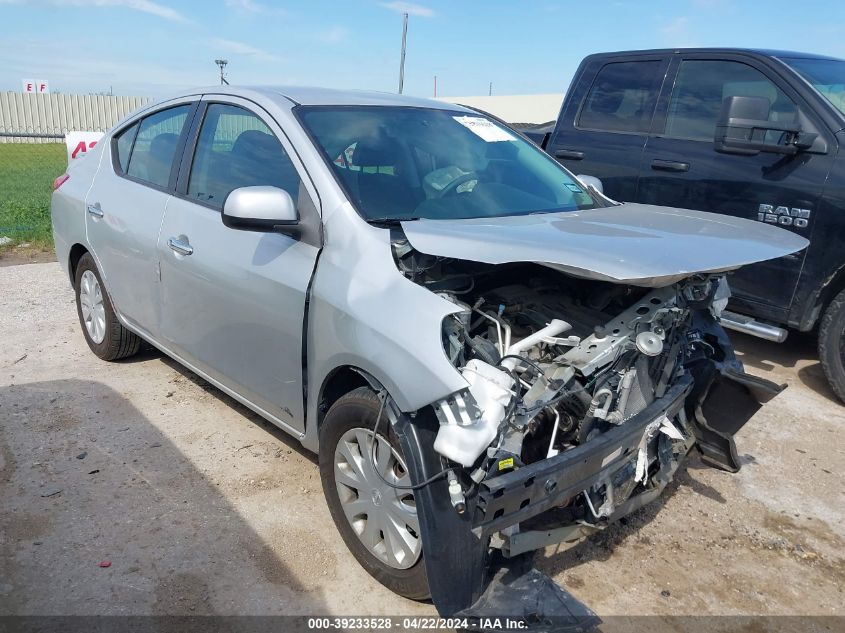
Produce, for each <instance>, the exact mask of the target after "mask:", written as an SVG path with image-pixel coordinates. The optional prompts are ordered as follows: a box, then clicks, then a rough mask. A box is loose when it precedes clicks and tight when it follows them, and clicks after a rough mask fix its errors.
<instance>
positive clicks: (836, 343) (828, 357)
mask: <svg viewBox="0 0 845 633" xmlns="http://www.w3.org/2000/svg"><path fill="white" fill-rule="evenodd" d="M819 359H820V360H821V362H822V369H824V374H825V376H827V380H828V382H829V383H830V386H831V387H832V388H833V392H834V393H835V394H836V395H837V396H838V397H839V399H840V400H842V402H845V290H843V291H842V292H840V293H839V294H838V295H836V297H834V299H833V301H831V302H830V305H829V306H827V309H826V310H825V312H824V316H822V320H821V325H820V326H819Z"/></svg>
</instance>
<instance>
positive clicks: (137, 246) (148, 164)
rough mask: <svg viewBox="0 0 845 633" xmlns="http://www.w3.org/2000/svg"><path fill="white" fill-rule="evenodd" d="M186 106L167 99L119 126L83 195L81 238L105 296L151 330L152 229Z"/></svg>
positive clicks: (171, 177)
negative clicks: (84, 234)
mask: <svg viewBox="0 0 845 633" xmlns="http://www.w3.org/2000/svg"><path fill="white" fill-rule="evenodd" d="M193 108H194V104H193V103H180V104H175V105H171V106H169V107H167V108H165V109H162V110H158V111H156V112H154V113H152V114H150V115H148V116H145V117H143V118H142V119H140V120H139V121H136V122H135V123H133V124H132V125H129V126H128V127H126V128H125V129H123V130H120V131H119V132H118V133H117V134H116V135H115V138H114V141H113V142H112V145H111V147H109V148H106V150H105V154H104V155H103V158H102V161H103V162H102V164H101V165H100V169H99V171H98V172H97V176H96V178H95V179H94V183H93V184H92V186H91V189H90V190H89V192H88V196H87V198H86V206H87V213H86V218H87V219H86V222H87V230H88V243H89V244H90V245H91V249H92V251H93V253H94V256H95V257H96V259H97V265H98V268H99V269H100V274H101V275H102V276H103V279H104V281H105V285H106V289H107V290H108V293H109V295H110V297H111V299H112V302H113V303H114V305H115V306H116V307H117V309H118V311H119V312H120V314H121V315H122V316H123V317H124V318H125V319H126V320H127V321H128V322H129V323H130V324H131V325H132V326H133V327H135V328H136V329H138V330H140V331H142V332H144V333H147V334H148V335H151V336H156V333H157V328H158V325H159V317H160V315H159V301H158V254H157V252H156V243H157V241H158V232H159V229H160V228H161V220H162V216H163V215H164V208H165V206H166V204H167V201H168V199H169V198H170V188H171V185H175V181H176V179H175V169H174V161H175V157H176V156H177V155H178V154H179V145H180V142H183V141H184V138H185V136H186V133H187V128H188V126H189V125H190V115H192V114H193Z"/></svg>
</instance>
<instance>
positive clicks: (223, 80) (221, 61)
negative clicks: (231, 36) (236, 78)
mask: <svg viewBox="0 0 845 633" xmlns="http://www.w3.org/2000/svg"><path fill="white" fill-rule="evenodd" d="M214 63H215V64H217V66H219V67H220V85H221V86H223V85H226V86H228V85H229V82H228V81H226V73H225V72H224V69H225V68H226V64H228V63H229V61H228V60H226V59H215V60H214Z"/></svg>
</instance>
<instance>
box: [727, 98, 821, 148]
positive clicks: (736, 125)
mask: <svg viewBox="0 0 845 633" xmlns="http://www.w3.org/2000/svg"><path fill="white" fill-rule="evenodd" d="M770 109H771V104H770V103H769V100H768V99H766V98H765V97H740V96H736V95H735V96H732V97H725V99H724V100H723V101H722V109H721V111H720V112H719V118H718V119H717V121H716V134H715V136H714V139H713V142H714V145H715V149H716V151H717V152H722V153H723V154H743V155H747V156H753V155H754V154H758V153H760V152H770V153H773V154H787V155H792V154H797V153H798V152H799V151H801V150H805V149H809V148H810V147H811V146H812V144H813V141H815V139H816V136H818V135H817V134H814V133H809V134H808V133H801V126H800V125H799V124H798V123H787V122H777V121H769V111H770ZM768 132H780V134H778V135H777V140H774V141H773V140H771V139H767V138H766V137H767V136H768V134H767V133H768Z"/></svg>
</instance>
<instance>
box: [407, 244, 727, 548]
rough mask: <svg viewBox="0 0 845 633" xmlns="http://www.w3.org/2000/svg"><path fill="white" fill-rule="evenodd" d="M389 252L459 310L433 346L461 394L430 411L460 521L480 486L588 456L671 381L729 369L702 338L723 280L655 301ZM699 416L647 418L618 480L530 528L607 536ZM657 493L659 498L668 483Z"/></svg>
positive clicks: (651, 294) (586, 283)
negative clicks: (457, 378) (573, 455)
mask: <svg viewBox="0 0 845 633" xmlns="http://www.w3.org/2000/svg"><path fill="white" fill-rule="evenodd" d="M393 248H394V257H395V260H396V262H397V265H398V267H399V269H400V271H401V272H402V273H403V274H404V275H405V276H407V277H408V278H409V279H410V280H412V281H414V282H416V283H418V284H420V285H422V286H424V287H426V288H427V289H429V290H430V291H432V292H434V293H436V294H438V295H439V296H441V297H442V298H444V299H446V300H448V301H450V302H451V303H453V304H455V305H456V306H457V307H458V308H459V311H458V312H456V313H454V314H452V315H450V316H449V317H447V318H446V319H445V320H444V322H443V331H442V337H443V346H444V350H445V353H446V354H447V356H448V358H449V360H450V362H451V363H452V364H453V365H454V367H455V368H456V370H457V371H459V372H460V373H461V374H462V376H463V377H464V379H465V380H466V381H467V383H468V385H469V387H468V388H467V389H465V390H463V391H461V392H459V393H455V394H453V395H452V396H450V397H449V398H446V399H444V400H442V401H440V402H437V403H435V404H434V410H435V413H436V415H437V418H438V421H439V423H440V428H439V432H438V433H437V437H436V440H435V442H434V449H435V450H436V451H437V452H438V453H439V454H440V455H441V456H442V457H443V458H445V459H446V460H448V462H447V463H452V464H459V465H460V466H461V468H455V469H454V470H455V472H459V473H460V476H455V475H453V474H450V478H449V483H450V486H449V494H450V497H451V501H452V505H453V506H454V507H455V508H456V509H457V510H458V512H463V511H464V509H465V507H466V499H467V498H468V497H469V496H471V495H472V494H473V493H474V491H475V489H476V487H478V486H479V484H481V483H482V482H485V481H489V480H490V479H491V478H494V477H497V476H499V475H502V474H503V473H509V472H514V471H519V470H520V469H522V468H525V467H526V466H529V465H532V464H537V463H539V462H543V460H550V459H552V458H555V457H556V456H558V455H563V454H566V453H567V452H569V451H573V450H575V449H576V448H578V447H581V446H585V445H589V444H590V443H592V442H593V441H594V440H595V439H596V438H599V437H601V436H603V435H604V434H606V433H608V432H609V431H610V430H612V429H614V428H620V427H624V426H625V425H626V424H627V423H628V422H629V421H630V420H631V419H632V418H634V417H635V416H636V415H637V414H638V413H640V412H643V411H644V410H645V409H646V408H647V407H649V405H652V403H655V402H656V401H657V400H658V399H660V398H662V397H663V396H664V395H665V394H667V392H669V391H670V390H671V389H672V388H673V386H675V385H676V383H678V382H679V381H680V380H681V379H686V380H687V381H688V382H689V383H691V382H692V381H691V380H690V375H691V373H696V372H697V370H696V367H697V366H698V365H699V364H700V363H701V362H702V361H705V362H707V364H708V365H710V364H712V363H711V362H710V361H714V362H717V363H723V362H724V361H726V360H730V359H726V357H725V354H724V351H723V349H722V347H720V345H719V341H717V340H715V339H714V337H713V335H712V333H711V332H710V331H709V330H710V327H701V326H702V325H708V326H715V327H717V328H718V326H717V325H716V320H715V318H716V317H718V314H719V312H720V311H721V309H723V308H724V306H725V304H726V303H727V299H728V296H729V291H728V286H727V282H726V280H725V277H724V275H720V274H700V275H692V276H690V277H688V278H687V279H684V280H682V281H680V282H678V283H675V284H673V285H670V286H666V287H661V288H656V289H655V288H646V287H638V286H632V285H621V284H613V283H610V282H604V281H596V280H588V279H579V278H575V277H573V276H570V275H568V274H565V273H562V272H559V271H557V270H554V269H552V268H549V267H546V266H543V265H540V264H531V263H512V264H504V265H489V264H482V263H476V262H469V261H464V260H458V259H450V258H443V257H437V256H431V255H426V254H422V253H420V252H418V251H416V250H414V249H413V248H412V247H411V246H410V245H409V244H408V242H407V241H404V240H402V239H401V235H400V236H399V238H398V239H394V241H393ZM732 358H733V356H732V353H731V359H732ZM740 368H741V366H740ZM695 415H696V414H695V407H694V406H686V407H684V406H682V407H680V408H678V409H677V411H673V412H672V414H671V415H670V414H668V413H664V414H662V415H659V416H657V417H656V418H655V419H653V420H651V421H650V422H649V423H648V425H647V426H645V427H644V431H643V432H642V436H641V437H640V438H639V443H638V446H637V447H636V449H635V450H632V451H631V452H630V454H629V455H623V456H622V457H624V458H625V459H624V460H623V461H624V463H623V465H622V466H621V467H619V468H615V469H614V470H613V472H612V473H609V474H608V475H607V476H606V477H604V478H603V479H601V480H600V481H596V482H593V483H591V485H590V486H589V487H586V488H584V489H583V490H581V491H579V494H575V495H573V496H571V497H569V498H567V499H565V500H564V502H563V503H561V504H557V505H556V506H555V507H554V508H552V509H551V510H552V512H545V511H544V514H542V515H541V516H536V515H535V516H532V517H530V518H531V522H530V523H531V524H532V525H534V526H535V527H536V526H537V525H544V526H545V528H548V527H549V526H551V525H554V526H560V525H562V524H563V525H566V524H568V525H573V526H574V525H580V526H591V525H601V524H603V523H606V521H604V520H606V519H610V518H612V517H615V516H616V515H617V514H618V512H617V510H618V509H619V508H620V506H622V505H624V503H625V502H626V500H629V499H630V498H631V497H632V496H635V495H636V494H637V493H642V492H644V491H647V490H649V489H651V488H654V487H655V482H654V481H653V479H654V478H655V477H657V478H658V479H660V478H663V479H665V477H666V473H667V472H669V470H668V469H667V468H665V467H666V466H667V464H669V463H670V462H671V464H672V469H671V470H672V471H674V468H675V467H676V466H677V463H678V461H679V460H680V459H681V458H682V457H683V456H685V455H686V454H687V453H688V452H689V450H690V449H691V448H692V447H693V446H694V445H695V444H696V440H697V436H700V435H701V432H700V430H699V429H697V428H695V427H696V425H695V421H694V420H691V419H690V418H691V417H694V416H695ZM697 431H699V432H697ZM731 446H732V444H731ZM610 457H613V458H614V459H616V458H619V457H620V455H612V456H608V458H610ZM602 463H604V462H602ZM532 480H533V478H532ZM550 481H551V480H550ZM659 483H660V484H661V486H660V487H661V489H662V486H663V485H665V483H666V481H660V482H659ZM527 485H528V484H527V483H526V486H527ZM548 485H551V484H549V482H547V487H548ZM527 503H528V502H527V501H526V502H524V505H527ZM524 505H523V507H524ZM629 511H630V510H629ZM482 512H483V508H482ZM551 515H554V516H551ZM492 518H493V517H487V519H488V520H489V519H492ZM496 518H498V517H496ZM550 521H551V522H550ZM525 525H528V523H526V524H525ZM525 525H521V526H512V527H510V528H509V530H510V532H511V533H513V532H514V531H518V530H519V529H520V527H522V528H524V527H525ZM545 528H544V529H545ZM507 532H508V530H505V533H506V534H507ZM584 533H585V532H584V531H583V530H582V531H581V532H580V533H578V535H579V536H582V535H583V534H584ZM542 544H543V543H540V542H538V543H536V546H542Z"/></svg>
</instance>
